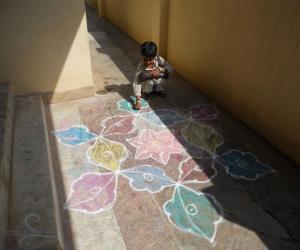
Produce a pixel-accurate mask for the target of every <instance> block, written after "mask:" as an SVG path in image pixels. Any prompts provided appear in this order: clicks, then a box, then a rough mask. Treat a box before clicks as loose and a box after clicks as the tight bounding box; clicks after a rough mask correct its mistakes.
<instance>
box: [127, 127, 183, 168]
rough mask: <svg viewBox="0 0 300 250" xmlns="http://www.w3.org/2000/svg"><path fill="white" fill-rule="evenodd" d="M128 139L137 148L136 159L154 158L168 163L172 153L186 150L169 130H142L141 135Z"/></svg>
mask: <svg viewBox="0 0 300 250" xmlns="http://www.w3.org/2000/svg"><path fill="white" fill-rule="evenodd" d="M127 141H128V142H129V143H130V144H131V145H132V146H134V147H135V148H136V154H135V158H136V159H138V160H141V159H148V158H152V159H154V160H156V161H158V162H160V163H161V164H164V165H166V164H167V163H168V161H169V159H170V157H171V154H178V153H182V152H183V151H184V150H185V149H184V148H183V147H182V145H181V144H180V143H179V142H178V141H177V139H176V137H175V136H174V135H173V133H172V132H170V131H169V130H163V131H160V132H155V131H152V130H142V132H141V134H140V135H139V136H137V137H134V138H131V139H127Z"/></svg>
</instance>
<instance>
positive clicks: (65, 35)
mask: <svg viewBox="0 0 300 250" xmlns="http://www.w3.org/2000/svg"><path fill="white" fill-rule="evenodd" d="M70 6H72V8H70ZM0 37H1V46H0V81H9V82H14V83H16V92H17V94H27V93H35V92H54V91H56V92H57V91H63V90H69V89H75V88H81V87H87V86H92V85H93V82H92V75H91V64H90V55H89V47H88V36H87V25H86V18H85V9H84V1H81V0H78V1H71V0H63V1H62V0H52V1H46V2H45V1H33V0H28V1H16V0H12V1H4V2H1V3H0Z"/></svg>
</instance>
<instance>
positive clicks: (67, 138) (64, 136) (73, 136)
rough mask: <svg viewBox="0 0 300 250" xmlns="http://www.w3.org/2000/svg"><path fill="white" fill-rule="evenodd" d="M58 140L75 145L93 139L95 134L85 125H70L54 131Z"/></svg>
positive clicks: (68, 144)
mask: <svg viewBox="0 0 300 250" xmlns="http://www.w3.org/2000/svg"><path fill="white" fill-rule="evenodd" d="M53 134H54V135H55V136H56V137H57V138H58V140H59V142H60V143H62V144H64V145H67V146H71V147H72V146H77V145H80V144H83V143H86V142H90V141H93V140H95V138H96V137H97V135H95V134H94V133H91V132H89V129H88V128H86V127H85V126H72V127H69V128H67V129H64V130H58V131H54V132H53Z"/></svg>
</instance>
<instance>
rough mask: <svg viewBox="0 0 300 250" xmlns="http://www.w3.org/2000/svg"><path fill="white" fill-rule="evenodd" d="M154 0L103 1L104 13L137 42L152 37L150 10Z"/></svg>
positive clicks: (152, 7) (152, 8)
mask: <svg viewBox="0 0 300 250" xmlns="http://www.w3.org/2000/svg"><path fill="white" fill-rule="evenodd" d="M156 1H157V0H155V1H140V0H130V1H123V0H109V1H105V3H104V8H105V15H106V18H107V19H108V20H110V21H111V22H113V23H114V24H116V25H117V26H119V27H120V28H121V29H122V30H124V31H125V32H127V33H128V34H129V35H130V36H131V37H133V38H134V39H135V40H136V41H138V42H141V43H142V42H143V41H146V40H151V38H152V11H153V10H154V3H153V2H156Z"/></svg>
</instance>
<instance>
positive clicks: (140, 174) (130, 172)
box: [121, 165, 176, 193]
mask: <svg viewBox="0 0 300 250" xmlns="http://www.w3.org/2000/svg"><path fill="white" fill-rule="evenodd" d="M121 175H123V176H125V177H126V178H127V179H129V180H130V185H131V187H132V188H133V189H135V190H138V191H143V190H147V191H149V192H151V193H156V192H159V191H161V190H162V189H163V188H165V187H168V186H173V185H174V184H175V183H176V182H175V181H174V180H172V179H171V178H170V177H168V176H166V174H165V172H164V171H163V170H162V169H161V168H159V167H155V166H149V165H143V166H138V167H135V168H133V169H126V170H123V171H122V172H121Z"/></svg>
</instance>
